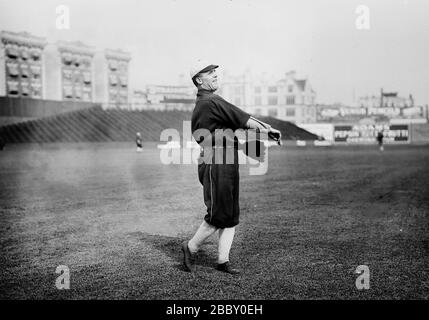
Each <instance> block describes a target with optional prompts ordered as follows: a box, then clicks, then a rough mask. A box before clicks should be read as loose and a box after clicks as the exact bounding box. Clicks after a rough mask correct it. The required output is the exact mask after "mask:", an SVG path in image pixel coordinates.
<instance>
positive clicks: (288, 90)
mask: <svg viewBox="0 0 429 320" xmlns="http://www.w3.org/2000/svg"><path fill="white" fill-rule="evenodd" d="M287 92H293V85H291V84H290V85H288V87H287Z"/></svg>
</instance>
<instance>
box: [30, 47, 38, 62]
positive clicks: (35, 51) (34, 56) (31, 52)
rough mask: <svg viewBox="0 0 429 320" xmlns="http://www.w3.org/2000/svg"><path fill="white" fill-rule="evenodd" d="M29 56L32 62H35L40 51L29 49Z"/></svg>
mask: <svg viewBox="0 0 429 320" xmlns="http://www.w3.org/2000/svg"><path fill="white" fill-rule="evenodd" d="M30 54H31V56H32V58H33V60H34V61H37V60H39V59H40V55H41V50H40V49H31V50H30Z"/></svg>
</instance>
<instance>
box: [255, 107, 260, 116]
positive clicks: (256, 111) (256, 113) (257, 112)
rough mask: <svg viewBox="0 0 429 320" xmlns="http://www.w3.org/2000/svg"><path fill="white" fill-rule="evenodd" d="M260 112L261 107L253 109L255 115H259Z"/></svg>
mask: <svg viewBox="0 0 429 320" xmlns="http://www.w3.org/2000/svg"><path fill="white" fill-rule="evenodd" d="M261 114H262V112H261V109H259V108H257V109H255V116H260V115H261Z"/></svg>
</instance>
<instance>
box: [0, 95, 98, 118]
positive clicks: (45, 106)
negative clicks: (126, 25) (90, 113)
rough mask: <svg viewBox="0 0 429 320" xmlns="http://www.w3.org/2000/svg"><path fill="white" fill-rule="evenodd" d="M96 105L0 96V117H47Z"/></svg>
mask: <svg viewBox="0 0 429 320" xmlns="http://www.w3.org/2000/svg"><path fill="white" fill-rule="evenodd" d="M96 105H97V104H95V103H92V102H80V101H55V100H42V99H32V98H12V97H0V117H48V116H53V115H57V114H60V113H64V112H68V111H76V110H81V109H87V108H90V107H93V106H96Z"/></svg>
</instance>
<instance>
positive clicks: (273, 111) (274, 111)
mask: <svg viewBox="0 0 429 320" xmlns="http://www.w3.org/2000/svg"><path fill="white" fill-rule="evenodd" d="M268 116H269V117H277V109H268Z"/></svg>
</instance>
